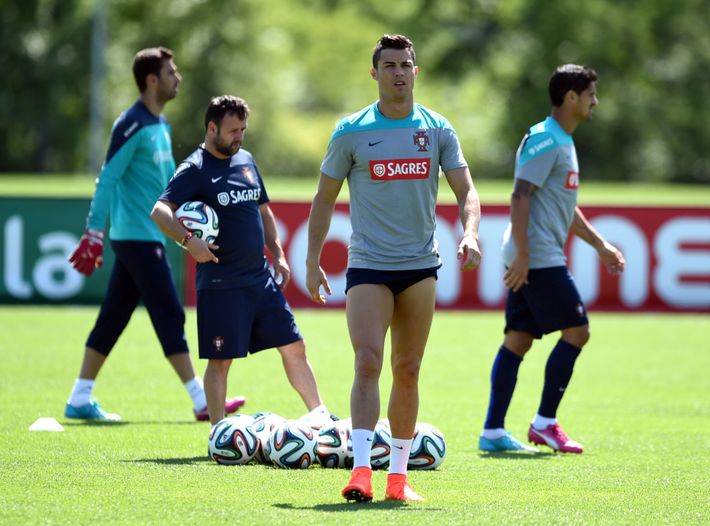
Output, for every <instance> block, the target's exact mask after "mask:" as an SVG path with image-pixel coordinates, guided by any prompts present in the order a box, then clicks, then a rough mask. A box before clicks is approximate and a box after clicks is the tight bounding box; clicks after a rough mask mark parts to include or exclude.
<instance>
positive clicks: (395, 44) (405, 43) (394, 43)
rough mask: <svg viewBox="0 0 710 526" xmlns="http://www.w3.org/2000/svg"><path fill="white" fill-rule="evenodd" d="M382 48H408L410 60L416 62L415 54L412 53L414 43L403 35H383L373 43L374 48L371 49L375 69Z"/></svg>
mask: <svg viewBox="0 0 710 526" xmlns="http://www.w3.org/2000/svg"><path fill="white" fill-rule="evenodd" d="M383 49H408V50H409V54H410V55H411V56H412V62H414V65H415V66H416V64H417V55H416V53H414V44H412V41H411V40H409V39H408V38H407V37H405V36H404V35H383V36H382V38H381V39H379V40H378V41H377V44H375V49H374V50H373V51H372V67H373V68H375V69H377V63H378V62H379V61H380V55H381V54H382V50H383Z"/></svg>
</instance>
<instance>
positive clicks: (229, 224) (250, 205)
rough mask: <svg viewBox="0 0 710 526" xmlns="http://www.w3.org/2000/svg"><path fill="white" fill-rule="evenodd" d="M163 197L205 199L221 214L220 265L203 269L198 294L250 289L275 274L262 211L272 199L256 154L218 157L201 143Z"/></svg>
mask: <svg viewBox="0 0 710 526" xmlns="http://www.w3.org/2000/svg"><path fill="white" fill-rule="evenodd" d="M160 199H161V200H164V201H170V202H172V203H174V204H176V205H181V204H182V203H184V202H186V201H202V202H204V203H207V204H208V205H210V206H211V207H212V208H214V209H215V211H216V212H217V217H218V218H219V235H218V236H217V240H216V241H215V244H216V245H219V249H217V250H216V251H215V255H216V256H217V257H218V258H219V263H212V262H209V263H200V264H198V265H197V280H196V281H197V283H196V287H197V290H201V289H229V288H237V287H244V286H247V285H254V284H257V283H260V282H261V281H263V280H264V279H266V278H267V277H268V276H269V271H268V261H267V259H266V257H265V256H264V225H263V223H262V220H261V212H260V211H259V205H262V204H265V203H268V202H269V197H268V195H267V194H266V189H265V188H264V183H263V181H262V180H261V176H260V175H259V170H258V169H257V167H256V164H255V163H254V157H253V156H252V155H251V153H249V152H248V151H246V150H239V151H238V152H237V153H236V154H234V155H233V156H232V157H230V158H229V159H218V158H216V157H215V156H214V155H212V154H210V153H209V152H208V151H207V150H205V148H204V144H202V145H200V147H199V148H197V150H195V151H194V152H192V154H190V156H189V157H188V158H187V159H185V160H184V161H183V162H182V163H180V164H179V165H178V167H177V170H176V171H175V175H174V176H173V178H172V179H171V180H170V182H169V183H168V186H167V187H166V188H165V191H164V192H163V193H162V195H161V196H160Z"/></svg>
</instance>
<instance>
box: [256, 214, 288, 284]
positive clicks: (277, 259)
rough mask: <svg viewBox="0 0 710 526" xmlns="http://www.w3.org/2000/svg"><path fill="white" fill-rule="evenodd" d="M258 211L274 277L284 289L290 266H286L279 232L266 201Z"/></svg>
mask: <svg viewBox="0 0 710 526" xmlns="http://www.w3.org/2000/svg"><path fill="white" fill-rule="evenodd" d="M259 212H261V222H262V223H263V224H264V243H265V244H266V248H268V249H269V252H271V255H272V256H274V278H275V279H276V282H277V283H278V284H279V287H281V288H282V289H285V288H286V285H287V284H288V282H289V280H290V279H291V268H290V267H289V266H288V262H287V261H286V256H285V254H284V250H283V247H282V246H281V239H279V232H278V230H277V228H276V219H274V213H273V212H272V211H271V207H269V204H268V203H264V204H262V205H259Z"/></svg>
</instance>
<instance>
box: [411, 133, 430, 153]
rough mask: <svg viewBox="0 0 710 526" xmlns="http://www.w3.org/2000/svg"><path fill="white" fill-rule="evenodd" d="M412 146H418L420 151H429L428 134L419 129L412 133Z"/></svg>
mask: <svg viewBox="0 0 710 526" xmlns="http://www.w3.org/2000/svg"><path fill="white" fill-rule="evenodd" d="M414 146H416V147H417V148H419V150H417V151H420V152H427V151H429V136H428V135H427V133H426V132H425V131H424V130H419V131H418V132H417V133H415V134H414Z"/></svg>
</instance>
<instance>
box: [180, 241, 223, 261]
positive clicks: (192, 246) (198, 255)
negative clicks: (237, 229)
mask: <svg viewBox="0 0 710 526" xmlns="http://www.w3.org/2000/svg"><path fill="white" fill-rule="evenodd" d="M183 248H184V249H185V250H187V251H188V252H189V253H190V255H191V256H192V257H193V259H194V260H195V261H197V262H198V263H208V262H210V261H212V262H213V263H219V258H217V256H215V255H214V254H213V253H212V251H213V250H218V249H219V245H215V244H214V243H208V242H207V241H205V240H204V239H200V238H199V237H197V236H192V237H191V238H189V239H188V240H187V241H186V242H185V244H184V245H183Z"/></svg>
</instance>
